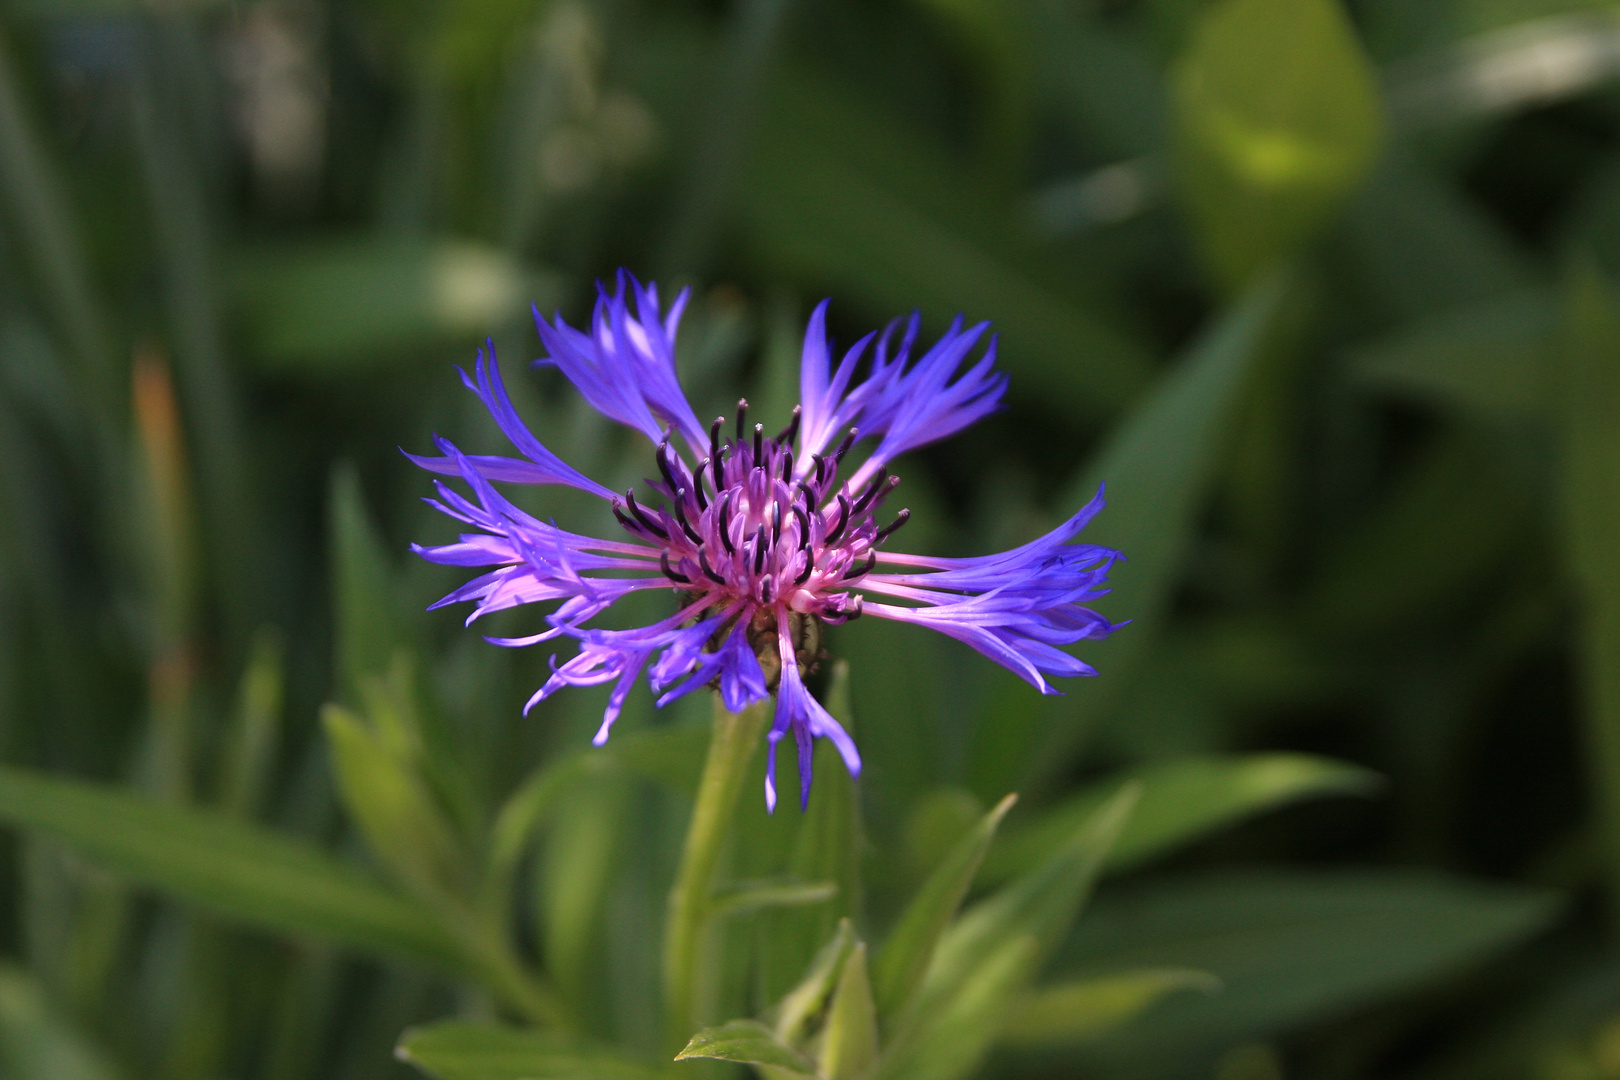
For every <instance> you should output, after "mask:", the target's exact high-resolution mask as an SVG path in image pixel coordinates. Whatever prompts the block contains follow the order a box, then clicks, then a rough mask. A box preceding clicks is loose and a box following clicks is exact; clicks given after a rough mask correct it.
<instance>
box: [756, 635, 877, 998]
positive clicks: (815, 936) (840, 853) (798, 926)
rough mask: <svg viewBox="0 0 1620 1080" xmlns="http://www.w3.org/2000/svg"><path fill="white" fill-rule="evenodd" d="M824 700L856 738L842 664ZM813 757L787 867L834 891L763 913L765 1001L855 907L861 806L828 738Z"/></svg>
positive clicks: (793, 978)
mask: <svg viewBox="0 0 1620 1080" xmlns="http://www.w3.org/2000/svg"><path fill="white" fill-rule="evenodd" d="M823 701H824V704H825V705H826V707H827V711H828V712H830V713H832V715H833V717H834V718H835V719H837V720H838V722H839V723H840V724H842V725H843V726H844V730H846V731H848V732H849V733H850V734H851V736H852V737H853V738H855V739H857V740H858V739H860V737H861V735H860V732H858V731H857V730H856V729H855V718H854V716H853V711H852V708H851V706H850V701H849V664H848V663H847V662H845V661H843V660H838V661H836V662H835V663H834V665H833V670H832V677H831V678H830V679H829V680H828V684H827V691H826V696H825V698H824V699H823ZM815 755H816V760H815V777H816V782H815V786H814V787H812V788H811V789H810V807H809V809H808V810H806V811H805V813H804V816H803V817H802V818H801V819H800V821H799V827H798V831H797V832H796V833H795V835H794V837H793V851H792V853H791V854H790V855H789V857H788V872H789V873H790V874H792V875H793V876H794V877H795V878H797V879H798V880H799V881H820V882H827V883H828V884H830V885H832V886H833V888H834V890H835V892H834V894H833V896H832V898H831V902H830V903H824V904H816V905H812V906H806V907H800V908H797V909H795V910H790V911H779V912H776V913H774V914H772V915H771V916H770V917H769V919H770V922H769V929H768V930H767V931H766V945H765V957H764V959H763V965H764V969H765V970H764V972H763V975H762V979H763V982H764V986H765V996H766V1000H770V999H771V998H773V997H775V996H776V995H777V994H779V993H781V992H783V990H784V989H785V988H786V987H788V986H792V985H794V984H795V983H797V982H798V981H799V980H800V979H801V978H802V976H803V974H804V970H805V966H806V965H807V964H809V963H811V961H812V959H813V958H814V957H815V956H816V954H817V951H818V950H819V949H820V948H821V946H822V945H823V944H824V943H825V942H826V940H827V936H828V935H829V934H831V933H832V932H833V930H834V928H835V927H836V926H837V925H838V922H839V920H840V919H844V918H852V917H854V916H856V915H857V914H859V912H860V910H861V893H862V883H861V865H860V863H861V811H860V802H859V799H858V798H857V793H856V790H855V780H854V778H853V777H851V776H850V775H849V771H848V770H847V769H846V768H845V767H844V763H843V761H842V759H840V758H839V756H838V751H837V749H836V748H835V747H834V746H833V745H832V744H831V743H830V742H829V741H827V740H825V739H822V740H819V745H818V746H817V747H816V749H815Z"/></svg>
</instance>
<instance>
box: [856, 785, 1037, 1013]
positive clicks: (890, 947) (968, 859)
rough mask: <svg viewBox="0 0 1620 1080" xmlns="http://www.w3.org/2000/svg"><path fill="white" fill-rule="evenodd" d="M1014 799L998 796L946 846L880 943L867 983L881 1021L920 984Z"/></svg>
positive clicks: (902, 1007)
mask: <svg viewBox="0 0 1620 1080" xmlns="http://www.w3.org/2000/svg"><path fill="white" fill-rule="evenodd" d="M1017 798H1018V797H1017V796H1016V795H1008V796H1007V797H1006V798H1004V799H1002V800H1001V802H999V803H997V804H996V806H995V808H994V809H992V810H991V811H990V812H989V813H987V814H985V815H984V817H983V818H981V819H980V820H979V823H978V824H977V825H976V826H974V828H973V831H972V832H971V833H969V834H968V835H967V836H965V837H963V838H962V839H961V840H960V841H959V842H958V843H957V844H956V846H955V847H954V848H952V849H951V852H950V854H948V855H947V856H946V857H945V859H944V860H943V861H942V862H941V863H940V864H939V866H938V868H936V869H935V871H934V873H933V874H932V875H931V876H930V877H929V878H928V880H927V882H925V883H924V884H923V887H922V888H921V889H920V890H919V891H918V893H917V895H916V897H915V898H913V899H912V901H911V903H910V904H908V905H907V906H906V910H905V912H904V913H903V914H902V915H901V916H900V919H899V921H898V922H897V923H896V924H895V928H894V930H893V931H891V932H890V934H889V936H888V938H887V939H886V940H885V941H884V942H883V947H882V948H881V949H880V950H879V951H878V955H877V958H876V961H875V963H874V964H873V983H874V989H875V991H876V998H877V1003H878V1014H879V1015H880V1016H882V1017H884V1019H885V1021H887V1019H888V1018H889V1017H891V1016H894V1015H896V1014H897V1013H899V1012H900V1011H901V1010H902V1009H904V1008H905V1007H906V1005H907V1004H908V1003H909V1002H910V1001H911V998H912V995H913V994H914V993H915V992H916V990H917V988H918V986H920V985H921V984H922V980H923V975H924V974H925V973H926V972H927V970H928V965H929V963H930V962H931V961H932V960H933V956H934V948H935V946H936V945H938V943H939V939H940V936H941V935H942V934H944V932H945V928H946V927H947V926H948V925H950V921H951V919H952V918H953V917H955V915H956V909H957V908H958V907H959V906H961V903H962V898H963V897H965V896H966V895H967V891H968V889H969V888H970V887H971V886H972V884H973V878H974V875H976V874H977V873H978V870H979V864H980V863H981V862H983V860H984V856H985V852H986V851H988V850H989V849H990V841H991V840H993V839H995V835H996V829H997V828H998V827H999V826H1000V825H1001V819H1002V818H1004V817H1006V816H1007V811H1009V810H1011V809H1012V806H1013V803H1014V802H1016V801H1017Z"/></svg>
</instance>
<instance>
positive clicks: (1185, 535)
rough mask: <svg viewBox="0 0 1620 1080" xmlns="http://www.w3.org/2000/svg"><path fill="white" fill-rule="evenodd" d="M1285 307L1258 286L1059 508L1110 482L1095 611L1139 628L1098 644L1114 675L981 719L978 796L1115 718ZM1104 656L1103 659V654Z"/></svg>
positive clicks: (1014, 698)
mask: <svg viewBox="0 0 1620 1080" xmlns="http://www.w3.org/2000/svg"><path fill="white" fill-rule="evenodd" d="M1282 299H1283V283H1282V282H1281V281H1280V280H1277V281H1263V282H1259V283H1257V284H1256V285H1255V286H1254V287H1253V288H1251V289H1250V290H1249V292H1248V293H1247V294H1246V295H1245V296H1244V298H1243V299H1242V300H1241V301H1240V302H1239V303H1237V304H1236V305H1235V306H1233V307H1232V308H1231V309H1229V310H1228V311H1227V312H1226V313H1225V314H1224V315H1223V316H1222V317H1221V318H1220V319H1219V320H1217V321H1216V322H1215V323H1214V325H1213V326H1212V327H1211V328H1210V329H1209V330H1208V331H1207V332H1206V333H1205V334H1204V335H1202V336H1201V337H1200V338H1199V339H1198V341H1196V342H1195V343H1194V344H1193V346H1192V348H1191V350H1190V351H1189V353H1188V355H1187V356H1186V358H1185V359H1183V360H1182V361H1181V363H1180V365H1179V366H1178V367H1177V368H1176V369H1175V370H1174V371H1173V373H1171V374H1169V375H1167V376H1166V377H1165V378H1163V379H1162V380H1160V382H1159V384H1158V386H1157V387H1156V388H1155V390H1154V392H1153V394H1152V395H1151V396H1150V397H1149V398H1148V399H1147V400H1146V401H1144V402H1143V403H1142V404H1141V405H1140V406H1138V407H1137V409H1136V410H1135V411H1134V412H1133V413H1132V414H1131V415H1130V417H1129V418H1127V420H1126V421H1125V422H1124V424H1123V425H1121V427H1120V428H1119V429H1118V430H1116V431H1115V433H1114V434H1113V436H1112V437H1111V438H1110V439H1109V441H1108V442H1107V444H1106V445H1105V446H1104V447H1103V450H1102V452H1101V454H1100V455H1099V456H1098V457H1097V458H1096V459H1095V460H1094V461H1093V462H1092V463H1091V465H1089V466H1088V467H1087V468H1086V469H1085V471H1084V473H1083V474H1082V478H1081V480H1080V482H1079V483H1078V484H1076V485H1075V486H1074V487H1071V488H1070V489H1069V490H1068V494H1067V495H1066V496H1065V497H1064V498H1063V499H1061V500H1060V501H1059V503H1058V505H1060V506H1063V507H1065V508H1078V507H1080V506H1083V505H1084V504H1085V502H1086V501H1087V500H1089V499H1090V498H1091V497H1092V496H1093V495H1094V494H1096V492H1097V489H1098V487H1099V486H1100V485H1101V484H1102V482H1103V481H1104V480H1106V481H1107V483H1108V500H1109V504H1108V506H1107V508H1106V509H1104V510H1103V512H1102V513H1101V514H1099V515H1098V516H1097V518H1096V520H1095V521H1093V522H1092V523H1091V525H1090V526H1089V527H1088V529H1087V531H1086V539H1087V540H1088V541H1090V542H1092V543H1100V544H1107V545H1108V546H1110V547H1115V548H1118V549H1119V550H1121V551H1123V552H1124V553H1125V555H1126V556H1127V557H1128V558H1129V559H1130V562H1129V563H1127V564H1123V565H1120V566H1117V567H1116V568H1115V569H1114V571H1113V572H1112V573H1111V574H1110V584H1111V585H1112V587H1113V592H1112V593H1111V594H1110V595H1109V596H1108V598H1107V599H1106V600H1105V601H1103V602H1102V603H1100V604H1099V605H1098V606H1099V608H1101V609H1102V610H1103V612H1104V613H1105V614H1108V615H1110V616H1111V617H1113V618H1116V619H1120V620H1124V619H1130V620H1132V623H1131V626H1130V627H1128V628H1127V629H1125V630H1122V631H1121V632H1120V633H1118V634H1116V635H1114V636H1113V637H1112V638H1110V639H1109V640H1108V641H1107V642H1104V643H1102V644H1101V645H1098V646H1095V648H1096V649H1097V650H1098V653H1099V659H1098V662H1099V664H1100V665H1102V666H1104V667H1106V672H1107V673H1106V675H1105V676H1104V677H1102V678H1099V679H1097V680H1096V681H1094V682H1086V683H1083V684H1082V685H1079V686H1076V687H1074V689H1073V690H1072V692H1071V694H1070V696H1069V697H1067V698H1047V697H1044V696H1042V695H1039V694H1035V693H1033V692H1032V691H1031V690H1030V689H1029V687H1028V686H1026V685H1024V684H1023V683H1016V684H1012V683H1009V687H1010V689H1009V692H1008V693H1007V694H1006V695H1004V696H1001V697H999V698H997V699H996V701H995V702H994V704H993V706H992V712H991V713H990V715H986V716H981V717H980V720H979V725H978V728H977V730H976V731H975V733H974V739H975V744H974V746H973V749H972V752H971V753H970V754H969V755H968V761H969V770H970V772H969V775H970V777H971V779H972V781H973V783H972V786H973V789H974V791H975V792H977V793H978V794H979V795H980V796H981V797H995V796H997V795H999V794H1000V793H1002V792H1004V791H1007V790H1009V789H1024V790H1027V789H1028V787H1030V786H1031V785H1035V784H1038V783H1039V781H1041V780H1042V779H1045V778H1049V777H1052V776H1055V775H1058V774H1059V773H1060V772H1061V770H1063V769H1064V768H1065V767H1066V766H1067V764H1068V762H1069V760H1070V759H1069V754H1070V752H1071V750H1072V748H1073V746H1074V745H1075V743H1076V741H1077V740H1078V738H1079V736H1080V735H1081V733H1082V732H1083V731H1084V730H1085V728H1086V726H1087V725H1088V724H1090V723H1093V722H1095V721H1096V720H1097V719H1098V718H1100V717H1106V716H1108V715H1109V714H1110V713H1112V712H1113V711H1114V709H1115V708H1117V706H1118V703H1119V701H1120V698H1121V696H1122V691H1124V690H1128V689H1129V688H1130V684H1131V677H1132V674H1133V671H1134V669H1135V668H1136V667H1138V666H1139V665H1140V662H1141V660H1142V658H1143V657H1144V655H1146V654H1147V652H1148V649H1149V647H1150V645H1151V641H1152V637H1153V634H1154V632H1155V631H1156V629H1157V628H1158V626H1159V624H1160V623H1161V621H1162V620H1163V617H1164V614H1165V612H1166V610H1167V608H1168V605H1169V602H1170V596H1171V593H1172V591H1173V590H1174V588H1175V585H1176V583H1177V582H1178V581H1179V580H1180V579H1181V573H1182V569H1183V567H1182V564H1183V561H1184V560H1185V558H1186V555H1187V552H1188V550H1189V549H1190V547H1191V545H1192V541H1193V536H1194V534H1195V529H1196V526H1197V523H1198V516H1199V514H1200V512H1201V511H1202V510H1203V507H1204V503H1205V499H1206V498H1207V496H1208V494H1209V488H1210V483H1211V480H1212V478H1213V477H1214V475H1215V469H1216V464H1217V462H1218V460H1219V454H1220V450H1221V445H1222V437H1223V436H1224V435H1225V434H1226V430H1227V423H1228V420H1229V418H1230V416H1231V412H1232V409H1233V406H1234V404H1235V403H1236V401H1237V399H1238V396H1239V393H1240V391H1241V389H1242V387H1243V384H1244V381H1245V379H1246V377H1247V376H1248V374H1249V372H1250V371H1251V369H1252V364H1253V363H1254V361H1255V359H1256V357H1257V355H1258V354H1259V352H1260V351H1261V348H1262V345H1263V340H1264V336H1265V334H1266V332H1267V330H1268V328H1269V327H1270V326H1271V324H1272V322H1273V320H1274V319H1275V317H1276V315H1277V312H1278V309H1279V307H1280V305H1281V303H1282ZM1104 651H1106V660H1104V659H1103V657H1102V655H1101V654H1102V653H1103V652H1104Z"/></svg>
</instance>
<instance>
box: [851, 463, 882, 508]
mask: <svg viewBox="0 0 1620 1080" xmlns="http://www.w3.org/2000/svg"><path fill="white" fill-rule="evenodd" d="M888 481H889V470H888V469H879V470H878V474H877V476H875V477H874V478H873V479H872V482H871V483H870V484H867V485H866V490H865V491H863V492H861V497H860V498H858V499H856V500H855V513H857V514H859V513H860V512H861V511H862V510H865V509H866V507H867V505H868V504H870V503H871V501H872V499H873V497H875V496H876V495H877V493H878V489H879V488H881V487H882V486H883V485H884V484H886V483H888Z"/></svg>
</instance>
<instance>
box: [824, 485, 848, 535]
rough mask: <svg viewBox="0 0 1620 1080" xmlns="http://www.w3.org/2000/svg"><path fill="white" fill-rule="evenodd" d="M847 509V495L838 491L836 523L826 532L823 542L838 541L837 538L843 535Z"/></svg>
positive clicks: (846, 523)
mask: <svg viewBox="0 0 1620 1080" xmlns="http://www.w3.org/2000/svg"><path fill="white" fill-rule="evenodd" d="M849 511H850V506H849V496H848V495H845V494H843V493H841V492H840V493H839V496H838V524H837V525H836V526H834V527H833V529H832V531H831V532H829V533H828V534H827V539H826V541H825V543H828V544H836V543H838V538H839V537H840V536H843V535H844V526H845V525H848V524H849Z"/></svg>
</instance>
